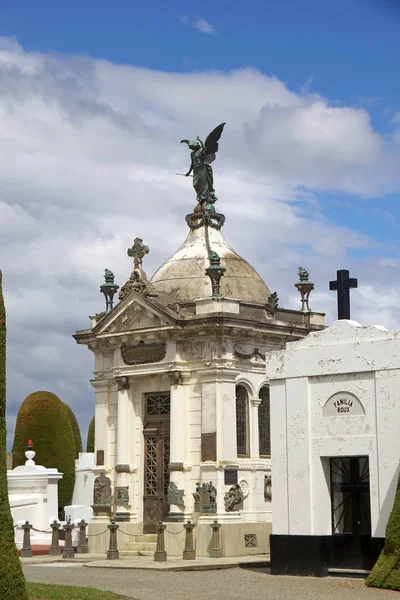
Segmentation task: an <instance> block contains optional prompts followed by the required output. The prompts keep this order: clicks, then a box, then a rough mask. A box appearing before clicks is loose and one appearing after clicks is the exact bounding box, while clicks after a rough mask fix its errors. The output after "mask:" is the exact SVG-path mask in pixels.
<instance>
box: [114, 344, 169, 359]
mask: <svg viewBox="0 0 400 600" xmlns="http://www.w3.org/2000/svg"><path fill="white" fill-rule="evenodd" d="M166 351H167V347H166V344H165V342H151V343H149V344H145V343H144V342H143V341H142V342H139V343H138V344H122V346H121V356H122V360H123V361H124V363H125V364H126V365H144V364H148V363H155V362H160V361H161V360H163V359H164V358H165V354H166Z"/></svg>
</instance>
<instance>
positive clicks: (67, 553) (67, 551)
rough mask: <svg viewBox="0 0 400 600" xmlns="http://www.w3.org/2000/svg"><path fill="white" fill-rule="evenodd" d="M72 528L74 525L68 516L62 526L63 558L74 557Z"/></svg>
mask: <svg viewBox="0 0 400 600" xmlns="http://www.w3.org/2000/svg"><path fill="white" fill-rule="evenodd" d="M73 528H74V526H73V524H72V523H71V517H68V519H67V522H66V523H65V525H64V527H63V529H64V531H65V544H64V550H63V552H62V557H63V558H74V557H75V552H74V549H73V547H72V529H73Z"/></svg>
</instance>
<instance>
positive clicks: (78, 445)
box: [63, 402, 82, 458]
mask: <svg viewBox="0 0 400 600" xmlns="http://www.w3.org/2000/svg"><path fill="white" fill-rule="evenodd" d="M63 404H64V407H65V410H66V411H67V413H68V418H69V422H70V423H71V427H72V432H73V434H74V441H75V458H79V452H82V437H81V430H80V429H79V423H78V421H77V419H76V416H75V413H74V412H73V411H72V409H71V408H70V407H69V406H68V404H65V402H64V403H63Z"/></svg>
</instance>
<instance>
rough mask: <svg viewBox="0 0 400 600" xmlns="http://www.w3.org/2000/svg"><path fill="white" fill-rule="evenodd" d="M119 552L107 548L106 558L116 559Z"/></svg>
mask: <svg viewBox="0 0 400 600" xmlns="http://www.w3.org/2000/svg"><path fill="white" fill-rule="evenodd" d="M118 559H119V552H118V550H107V560H118Z"/></svg>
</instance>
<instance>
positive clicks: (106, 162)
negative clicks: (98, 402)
mask: <svg viewBox="0 0 400 600" xmlns="http://www.w3.org/2000/svg"><path fill="white" fill-rule="evenodd" d="M222 121H226V122H227V125H226V128H225V130H224V134H223V138H222V140H221V145H220V147H221V151H220V153H219V154H218V157H217V160H216V162H215V163H214V166H215V169H214V171H215V185H216V191H217V195H218V196H219V200H218V205H217V207H218V209H219V210H220V211H221V212H224V213H225V214H226V216H227V222H226V225H225V227H224V234H225V236H226V238H227V239H228V241H229V242H230V243H231V245H232V246H233V247H234V248H235V249H236V250H237V251H238V252H239V253H240V254H242V255H243V256H244V257H245V258H246V259H247V260H249V262H251V263H252V264H253V265H254V266H255V268H257V270H258V271H259V272H260V274H261V275H262V276H263V277H264V279H265V280H266V282H267V284H268V285H269V287H270V288H271V289H272V290H277V291H278V294H279V297H280V299H281V304H282V305H286V306H296V307H299V306H300V304H299V297H298V295H297V292H296V291H295V290H294V288H293V284H294V283H295V281H296V278H297V267H298V266H299V264H304V266H306V267H307V268H308V269H309V271H310V274H311V277H312V279H313V281H314V283H315V285H316V291H315V292H314V293H313V295H312V297H311V306H312V307H313V308H314V309H315V310H320V311H324V310H327V311H328V315H329V317H330V318H331V317H333V315H334V307H335V298H334V294H332V293H330V292H329V291H327V281H328V279H329V278H333V277H334V275H335V272H336V269H337V268H346V267H348V266H350V268H351V269H352V270H353V271H354V272H355V275H356V276H358V277H359V279H360V282H364V287H363V288H362V287H360V289H359V290H356V291H354V292H353V298H354V302H353V307H354V313H355V315H354V317H355V318H357V315H361V317H363V318H365V319H366V320H368V321H369V322H382V323H383V324H384V325H387V326H389V327H390V326H396V327H399V326H400V312H399V308H398V306H399V303H398V302H397V299H398V295H399V289H398V288H397V287H396V286H395V285H393V284H392V275H391V274H392V273H393V270H394V269H395V268H396V265H395V266H393V260H396V259H392V258H391V259H390V261H388V260H386V259H385V256H380V258H379V260H380V262H379V263H378V261H376V262H375V263H374V262H373V261H371V260H370V261H362V260H358V261H355V260H350V259H349V258H348V256H347V253H348V250H349V249H358V250H359V249H361V250H362V249H371V248H373V247H374V246H376V243H375V242H374V240H372V239H370V238H368V236H364V235H361V234H359V233H357V232H355V231H352V229H351V228H350V227H348V228H345V227H339V226H337V225H336V224H335V223H333V222H330V221H329V220H327V219H326V217H324V216H323V211H321V209H320V206H319V196H318V193H319V192H320V191H324V190H334V191H336V192H338V193H339V192H342V191H343V192H348V193H355V194H358V195H374V194H380V193H382V191H391V190H395V189H398V187H399V172H400V171H399V168H398V167H399V161H398V157H397V155H396V153H395V151H394V150H393V149H392V148H391V146H390V144H389V143H388V142H386V140H385V139H384V138H383V137H382V136H380V135H379V134H378V133H377V132H376V131H374V129H373V127H372V124H371V121H370V118H369V115H368V112H367V111H366V110H364V109H361V108H353V107H348V106H347V107H346V106H343V107H336V106H333V103H330V102H329V101H328V100H327V99H324V98H322V97H320V96H318V95H316V94H312V95H311V94H308V93H307V91H306V90H305V89H303V91H302V93H301V94H297V93H295V92H294V91H292V90H290V89H289V88H288V87H287V86H286V85H285V84H284V83H283V82H281V81H280V80H279V79H278V78H277V77H273V76H266V75H263V74H262V73H260V72H258V71H256V70H252V69H244V70H239V71H233V72H230V73H219V72H207V73H185V74H176V73H163V72H156V71H151V70H148V69H143V68H137V67H133V66H126V65H114V64H111V63H109V62H106V61H94V60H91V59H90V58H88V57H85V58H82V57H68V56H62V55H56V54H40V53H28V52H25V51H24V50H23V49H22V48H21V47H20V46H19V45H18V44H17V42H16V41H15V40H11V41H10V40H7V39H2V38H0V181H1V187H0V256H1V261H0V268H1V269H2V270H3V279H4V293H5V298H6V302H7V313H8V401H9V428H10V429H9V431H11V428H12V426H13V419H14V418H15V414H16V411H17V410H18V406H19V404H20V403H21V402H22V400H23V399H24V397H25V396H26V395H27V394H28V393H30V392H32V391H35V390H36V389H49V390H50V391H53V392H55V393H57V394H59V395H60V396H61V397H62V399H63V400H64V401H65V402H68V403H70V404H71V406H72V407H73V408H74V409H75V410H76V412H77V413H78V417H79V419H80V422H81V424H82V425H83V426H84V429H85V428H86V425H87V424H88V422H89V420H90V418H91V416H92V414H93V410H94V406H93V393H92V390H91V388H90V386H89V383H88V380H89V379H90V377H91V371H92V368H93V364H92V356H91V354H90V352H89V351H88V350H87V349H86V348H83V347H79V346H77V345H76V344H75V342H74V340H73V339H72V337H71V335H72V333H74V332H75V331H76V330H77V329H82V328H85V327H86V326H87V324H88V319H87V317H88V315H89V314H93V313H94V312H98V311H100V310H102V308H103V305H104V299H103V297H102V296H101V294H100V293H99V285H100V284H101V282H102V275H103V271H104V268H105V267H107V268H109V269H111V270H112V271H114V273H115V275H116V281H117V283H119V284H120V285H122V284H123V283H124V282H125V280H126V279H127V278H128V276H129V273H130V270H131V264H130V260H129V259H128V257H127V256H126V249H127V248H128V247H129V246H130V245H131V244H132V241H133V238H134V237H135V236H137V235H138V236H140V237H142V238H143V239H144V241H145V243H147V244H148V245H149V246H150V249H151V251H150V254H149V255H148V256H147V257H146V259H145V265H144V267H145V270H146V271H147V273H148V275H149V276H150V275H151V274H152V273H153V272H154V271H155V270H156V268H157V267H158V266H159V265H160V264H161V263H162V262H163V261H164V260H165V259H166V258H167V257H168V256H169V255H170V254H172V253H173V252H174V251H175V250H176V249H177V247H178V246H179V245H180V243H181V241H183V239H184V237H185V236H186V233H187V227H186V225H185V223H184V216H185V214H187V213H188V212H190V210H191V209H192V208H193V207H194V204H195V201H194V194H193V190H192V188H191V185H190V181H188V180H187V179H185V178H183V177H176V176H175V175H174V174H175V173H176V172H183V171H184V170H185V169H186V168H187V166H188V161H189V155H188V152H187V148H186V147H184V146H182V145H181V144H180V143H179V140H180V139H182V138H183V137H193V136H195V135H200V136H202V137H203V138H204V136H205V135H207V133H208V132H209V131H210V130H211V129H212V128H214V127H215V126H216V125H217V124H218V123H221V122H222ZM385 261H386V262H385ZM396 264H397V263H396ZM374 265H375V266H374ZM378 297H379V299H380V300H379V303H377V302H376V298H378ZM371 299H372V300H371ZM82 433H83V437H85V436H86V431H85V430H84V431H83V432H82Z"/></svg>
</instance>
